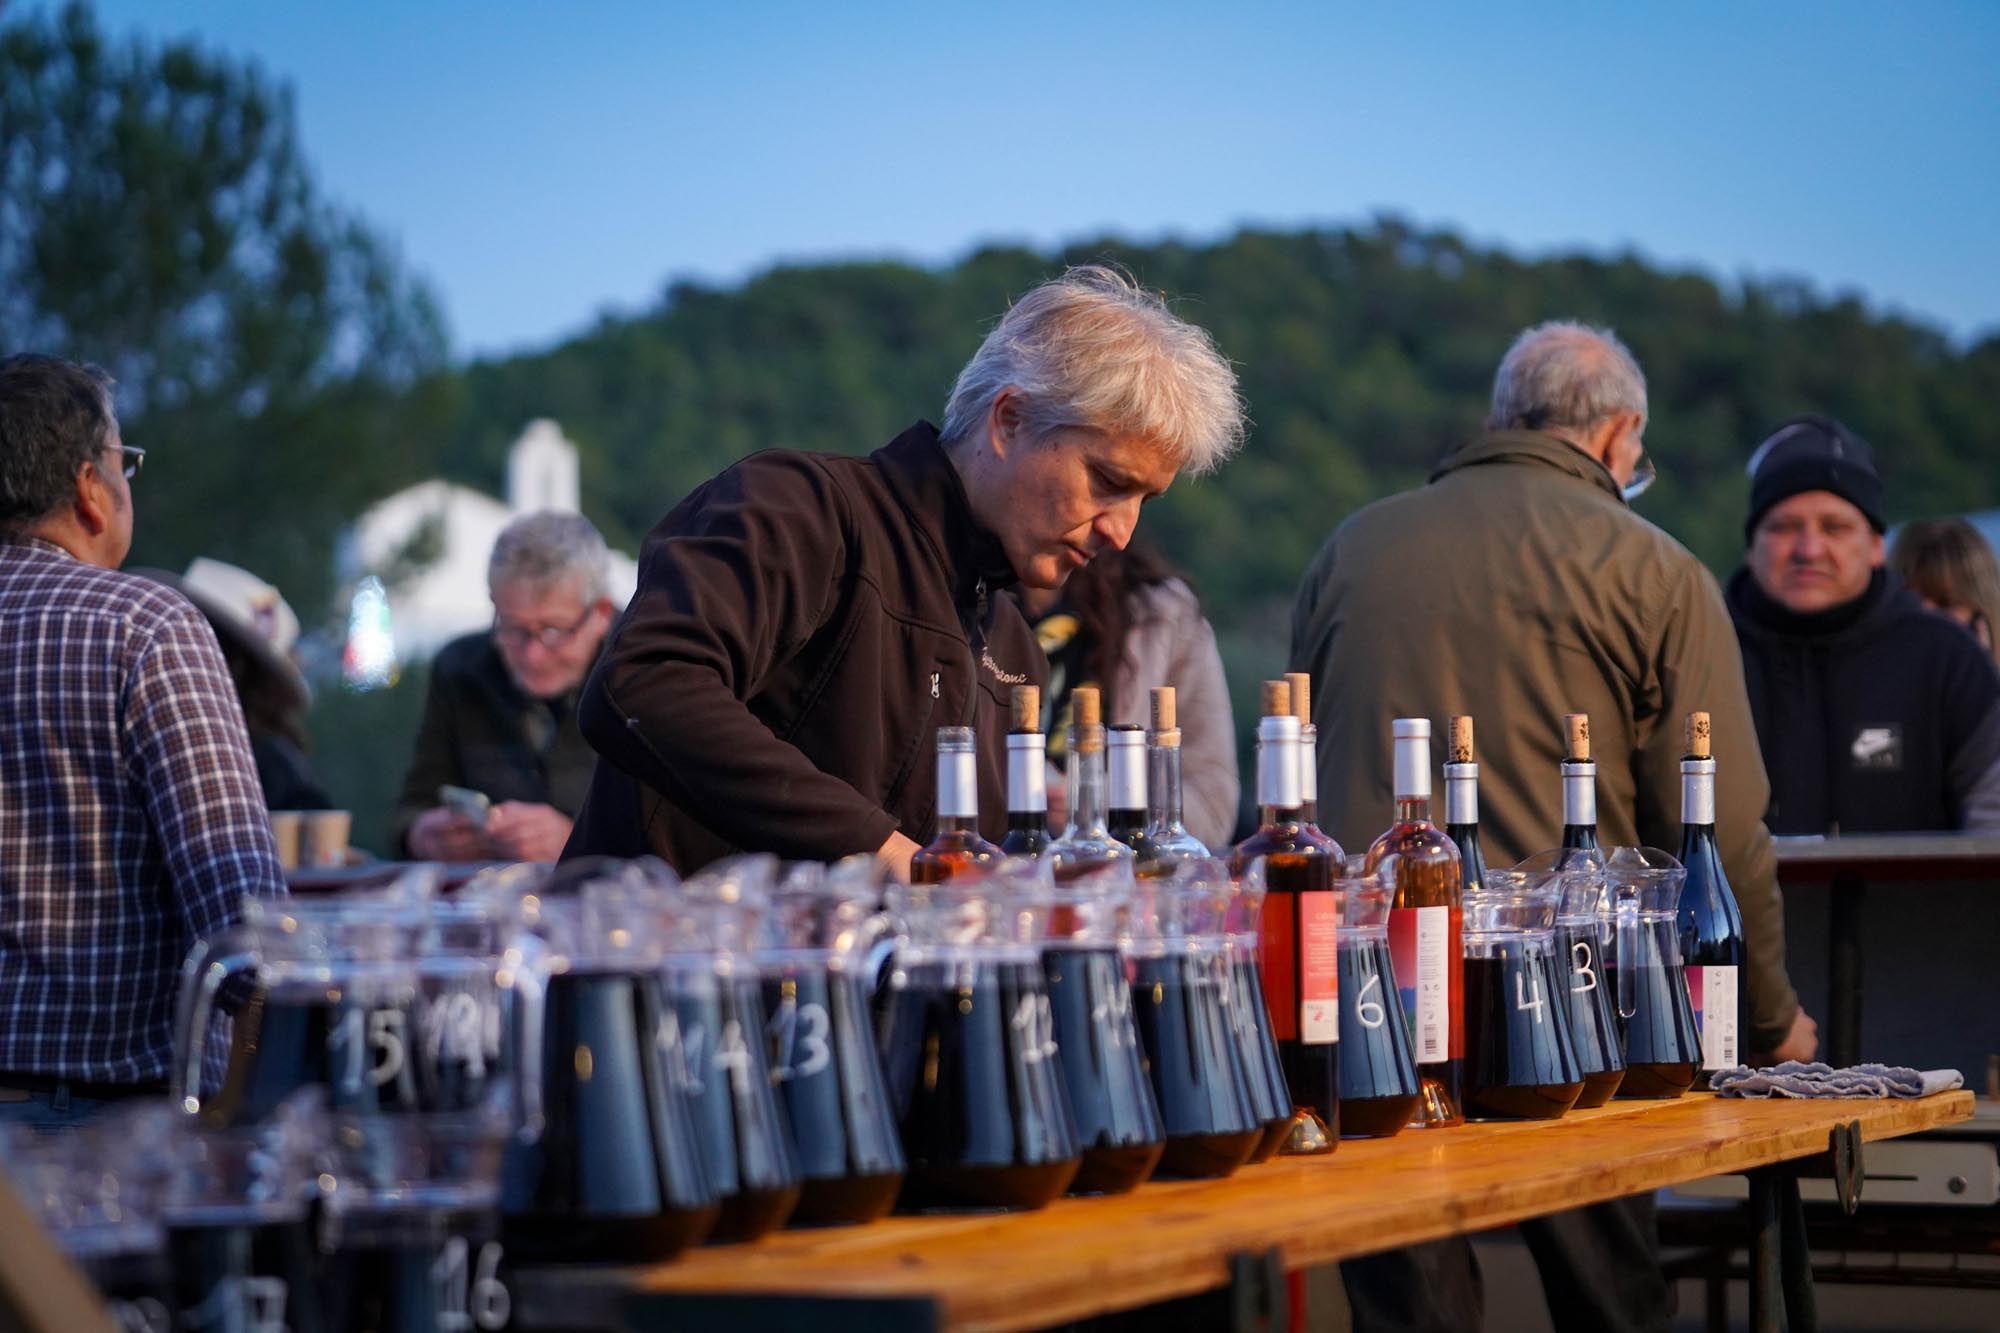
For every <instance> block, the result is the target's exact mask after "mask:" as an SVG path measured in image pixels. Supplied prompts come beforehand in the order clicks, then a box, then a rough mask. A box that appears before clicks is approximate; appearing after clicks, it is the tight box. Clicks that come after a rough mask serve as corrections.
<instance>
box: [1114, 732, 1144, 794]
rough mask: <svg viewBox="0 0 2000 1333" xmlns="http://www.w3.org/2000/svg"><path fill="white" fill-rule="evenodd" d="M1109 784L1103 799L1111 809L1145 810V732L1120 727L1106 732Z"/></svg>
mask: <svg viewBox="0 0 2000 1333" xmlns="http://www.w3.org/2000/svg"><path fill="white" fill-rule="evenodd" d="M1110 741H1111V744H1110V747H1109V750H1108V754H1109V761H1108V764H1109V784H1110V793H1109V795H1108V796H1107V797H1106V798H1105V799H1106V803H1107V804H1108V805H1109V806H1110V808H1111V809H1113V810H1130V811H1134V812H1138V813H1143V812H1144V811H1145V809H1146V769H1147V766H1148V761H1147V758H1146V735H1145V733H1144V732H1141V731H1133V730H1128V729H1126V728H1124V727H1116V728H1113V729H1112V731H1111V733H1110Z"/></svg>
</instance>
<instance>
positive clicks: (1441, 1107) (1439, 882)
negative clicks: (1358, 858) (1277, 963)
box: [1363, 717, 1465, 1129]
mask: <svg viewBox="0 0 2000 1333" xmlns="http://www.w3.org/2000/svg"><path fill="white" fill-rule="evenodd" d="M1390 734H1391V737H1392V739H1393V741H1394V744H1395V755H1396V762H1395V797H1396V820H1395V822H1394V823H1393V824H1391V825H1390V826H1389V827H1388V828H1387V829H1385V830H1384V831H1383V832H1382V835H1381V836H1380V837H1378V838H1376V839H1375V841H1374V842H1373V843H1372V844H1370V846H1369V848H1368V856H1367V859H1366V861H1365V862H1364V863H1363V870H1364V872H1365V873H1367V874H1371V875H1372V874H1376V873H1378V872H1379V873H1382V874H1385V875H1387V876H1389V877H1390V878H1391V880H1392V882H1393V883H1394V884H1395V886H1396V897H1395V901H1394V902H1393V903H1392V904H1391V906H1390V910H1389V955H1390V958H1391V960H1392V962H1393V964H1394V966H1395V971H1396V988H1397V989H1398V990H1400V991H1401V992H1402V993H1403V1014H1404V1017H1405V1020H1406V1021H1407V1022H1408V1023H1409V1025H1410V1045H1411V1048H1412V1049H1413V1051H1414V1052H1415V1054H1416V1059H1417V1077H1418V1079H1419V1080H1420V1081H1421V1082H1422V1084H1423V1088H1422V1095H1421V1096H1419V1097H1418V1098H1417V1112H1416V1116H1415V1117H1414V1118H1413V1119H1412V1120H1411V1121H1410V1125H1411V1128H1413V1129H1421V1128H1436V1127H1440V1126H1444V1125H1459V1124H1463V1123H1465V1114H1464V1112H1463V1110H1461V1107H1462V1106H1463V1104H1464V1103H1463V1100H1462V1090H1461V1081H1462V1079H1463V1077H1464V1069H1465V954H1464V949H1463V947H1462V945H1461V942H1460V934H1461V932H1462V930H1463V928H1464V904H1465V899H1464V890H1463V887H1462V884H1463V878H1464V869H1463V867H1462V865H1461V863H1460V859H1459V855H1458V846H1457V844H1455V843H1453V842H1452V840H1451V839H1450V838H1448V837H1446V836H1445V833H1444V830H1442V829H1440V828H1439V827H1438V826H1437V825H1436V824H1433V823H1432V822H1431V724H1430V719H1429V718H1422V717H1399V718H1397V719H1396V720H1395V721H1394V723H1393V724H1391V727H1390Z"/></svg>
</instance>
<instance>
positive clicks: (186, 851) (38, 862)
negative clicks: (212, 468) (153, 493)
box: [0, 355, 285, 1127]
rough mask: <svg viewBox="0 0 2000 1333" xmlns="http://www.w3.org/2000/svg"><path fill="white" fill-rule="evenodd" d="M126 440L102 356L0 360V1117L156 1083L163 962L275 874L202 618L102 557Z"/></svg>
mask: <svg viewBox="0 0 2000 1333" xmlns="http://www.w3.org/2000/svg"><path fill="white" fill-rule="evenodd" d="M144 457H145V454H144V451H142V450H140V449H138V448H136V447H133V446H130V445H127V444H125V443H124V442H123V441H122V440H120V438H119V434H118V420H117V417H116V415H115V414H114V412H113V410H112V404H111V380H110V377H109V376H107V375H106V374H105V373H104V372H103V371H101V370H98V369H97V368H96V367H94V366H79V365H75V364H73V363H71V362H68V361H63V360H59V359H57V358H55V357H50V356H35V355H24V356H13V357H8V358H7V359H5V360H0V680H4V681H6V682H7V704H6V706H5V707H4V708H0V1121H11V1122H15V1123H21V1124H30V1125H36V1126H44V1127H48V1126H61V1125H69V1124H74V1123H77V1122H78V1121H81V1120H83V1119H86V1118H88V1117H89V1116H90V1115H91V1114H92V1113H94V1112H95V1110H96V1109H97V1108H98V1107H100V1106H101V1105H102V1104H104V1103H105V1102H108V1101H112V1100H115V1099H118V1098H121V1097H127V1096H139V1095H146V1094H157V1093H159V1092H162V1091H164V1089H165V1087H166V1079H167V1074H168V1063H169V1060H170V1057H171V1056H172V1054H173V1007H174V994H175V990H176V986H177V981H178V975H179V970H180V964H181V960H182V959H184V958H185V957H186V956H187V952H188V949H189V947H190V946H191V945H192V944H193V943H194V941H195V940H196V939H197V938H199V937H201V936H204V935H208V934H212V933H214V932H215V931H218V930H220V929H222V928H223V927H224V926H227V925H228V924H230V922H231V921H232V920H233V919H234V917H235V915H236V913H237V910H238V908H239V906H240V904H241V902H242V895H244V894H245V893H252V894H259V895H265V896H272V897H276V896H281V895H283V894H284V892H285V880H284V872H283V871H282V870H281V869H280V868H279V866H278V859H277V854H276V849H275V848H274V847H273V845H272V841H271V827H270V822H269V820H268V818H267V816H266V814H265V810H264V801H263V796H262V794H261V793H260V791H259V789H258V784H257V766H256V764H255V762H254V761H253V760H252V758H251V754H250V742H249V738H248V737H247V736H246V735H245V734H244V728H243V714H242V711H241V709H240V708H239V707H238V705H237V701H236V687H235V685H234V684H233V683H232V682H231V680H230V676H229V668H228V666H227V665H225V663H224V661H223V657H222V653H221V650H220V649H219V648H218V647H217V646H216V641H215V634H214V632H213V631H212V630H210V629H209V626H208V622H207V620H205V619H204V618H203V616H202V614H201V612H200V611H198V610H196V609H195V607H194V605H193V604H192V603H190V602H189V601H188V600H187V598H185V597H183V596H181V595H180V594H179V593H178V592H174V591H173V590H171V589H168V588H165V587H163V586H161V585H160V584H158V583H155V582H153V581H152V580H150V579H145V578H140V577H138V576H136V575H130V574H124V573H120V572H119V570H118V567H119V565H121V564H122V563H123V562H124V560H125V556H126V553H127V552H128V551H129V549H130V548H131V545H132V488H131V480H132V478H133V477H135V476H136V475H137V474H138V471H139V464H140V460H141V459H142V458H144ZM211 1046H212V1047H213V1046H214V1043H211ZM216 1049H220V1048H219V1047H216Z"/></svg>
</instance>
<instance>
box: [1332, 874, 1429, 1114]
mask: <svg viewBox="0 0 2000 1333" xmlns="http://www.w3.org/2000/svg"><path fill="white" fill-rule="evenodd" d="M1360 865H1361V863H1360V860H1359V858H1356V859H1355V860H1353V861H1351V862H1349V869H1350V870H1351V871H1359V870H1360ZM1333 887H1334V892H1335V893H1337V894H1338V895H1339V897H1340V929H1339V942H1338V949H1339V975H1340V1115H1339V1120H1338V1122H1337V1123H1338V1126H1339V1132H1340V1133H1341V1134H1342V1135H1343V1136H1345V1137H1348V1138H1382V1139H1386V1138H1393V1137H1394V1136H1395V1134H1396V1132H1397V1131H1398V1130H1400V1129H1402V1128H1403V1126H1405V1125H1407V1124H1409V1123H1410V1117H1411V1116H1412V1115H1413V1114H1415V1112H1416V1109H1417V1099H1418V1098H1419V1097H1420V1096H1422V1095H1423V1085H1422V1084H1421V1083H1420V1082H1419V1081H1418V1079H1417V1064H1416V1056H1415V1053H1414V1052H1413V1050H1412V1048H1411V1046H1410V1026H1409V1023H1408V1022H1407V1021H1405V1019H1404V1016H1403V992H1402V990H1401V989H1400V988H1399V987H1398V986H1397V984H1396V969H1395V965H1394V963H1393V962H1392V961H1391V958H1390V954H1389V909H1390V907H1391V906H1392V905H1393V904H1394V903H1395V901H1396V886H1395V882H1394V881H1393V880H1391V879H1385V878H1384V877H1383V875H1382V874H1380V873H1379V872H1378V873H1376V874H1373V875H1370V874H1365V873H1361V874H1348V875H1346V876H1344V877H1343V878H1341V879H1337V880H1335V881H1334V884H1333Z"/></svg>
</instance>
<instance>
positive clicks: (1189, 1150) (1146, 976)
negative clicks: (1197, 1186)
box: [1132, 858, 1290, 1177]
mask: <svg viewBox="0 0 2000 1333" xmlns="http://www.w3.org/2000/svg"><path fill="white" fill-rule="evenodd" d="M1233 896H1234V889H1233V886H1232V885H1231V882H1230V874H1229V867H1228V866H1227V865H1226V864H1224V863H1223V862H1221V861H1219V860H1215V859H1212V858H1199V859H1196V860H1190V861H1182V862H1180V863H1179V864H1178V865H1176V866H1175V867H1174V869H1173V872H1172V873H1171V874H1169V875H1164V876H1157V877H1154V878H1151V879H1148V880H1145V881H1144V882H1143V884H1142V896H1141V898H1140V900H1139V910H1138V912H1137V913H1136V914H1135V917H1134V921H1133V937H1132V956H1133V974H1132V1010H1133V1013H1134V1014H1135V1016H1136V1017H1137V1020H1138V1029H1139V1040H1140V1042H1141V1044H1142V1045H1143V1046H1144V1048H1145V1053H1146V1061H1147V1065H1148V1067H1149V1068H1150V1071H1151V1075H1152V1083H1153V1091H1154V1093H1155V1095H1156V1097H1157V1099H1158V1102H1159V1107H1160V1115H1161V1119H1162V1120H1163V1121H1164V1123H1165V1126H1166V1134H1167V1147H1166V1152H1165V1154H1164V1155H1163V1156H1162V1157H1161V1159H1160V1174H1162V1175H1169V1176H1193V1177H1201V1176H1226V1175H1229V1174H1230V1173H1231V1172H1233V1171H1235V1170H1236V1168H1238V1167H1239V1166H1242V1165H1243V1164H1244V1163H1245V1162H1247V1161H1249V1160H1250V1154H1251V1153H1252V1152H1254V1151H1256V1149H1257V1147H1258V1145H1259V1144H1260V1143H1261V1142H1262V1140H1263V1139H1264V1136H1265V1124H1264V1123H1263V1122H1261V1121H1260V1120H1259V1118H1258V1114H1257V1109H1256V1103H1255V1102H1254V1101H1253V1099H1252V1096H1251V1080H1252V1078H1253V1076H1254V1075H1255V1074H1256V1073H1257V1071H1255V1070H1254V1069H1253V1065H1252V1061H1254V1060H1256V1059H1257V1052H1256V1051H1255V1049H1254V1048H1253V1047H1252V1046H1250V1045H1249V1044H1248V1043H1247V1042H1245V1041H1244V1039H1243V1032H1244V1024H1243V1023H1241V1022H1239V1021H1238V1020H1237V1018H1236V1017H1235V1014H1234V1009H1235V1007H1236V999H1237V991H1236V989H1235V987H1234V986H1233V984H1232V981H1231V977H1230V966H1229V938H1228V934H1227V930H1228V916H1227V914H1228V910H1229V905H1230V902H1231V899H1232V897H1233ZM1266 1114H1267V1115H1268V1114H1270V1109H1269V1108H1268V1107H1267V1109H1266ZM1286 1119H1287V1124H1288V1127H1289V1119H1290V1117H1289V1114H1287V1117H1286Z"/></svg>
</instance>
